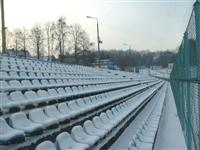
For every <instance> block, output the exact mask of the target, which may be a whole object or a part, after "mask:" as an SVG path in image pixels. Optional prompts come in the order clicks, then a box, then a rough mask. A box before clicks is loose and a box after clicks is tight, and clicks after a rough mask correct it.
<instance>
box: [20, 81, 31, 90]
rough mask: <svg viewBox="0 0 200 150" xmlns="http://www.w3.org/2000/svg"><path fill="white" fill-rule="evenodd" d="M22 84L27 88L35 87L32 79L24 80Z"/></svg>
mask: <svg viewBox="0 0 200 150" xmlns="http://www.w3.org/2000/svg"><path fill="white" fill-rule="evenodd" d="M21 84H22V87H23V88H26V89H29V88H32V87H34V86H33V85H32V83H31V81H29V80H22V82H21Z"/></svg>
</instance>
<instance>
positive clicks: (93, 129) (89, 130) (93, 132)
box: [83, 120, 107, 138]
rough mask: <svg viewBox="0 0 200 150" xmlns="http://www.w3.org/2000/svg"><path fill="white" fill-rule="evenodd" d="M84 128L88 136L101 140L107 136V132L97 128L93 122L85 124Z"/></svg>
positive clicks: (88, 121)
mask: <svg viewBox="0 0 200 150" xmlns="http://www.w3.org/2000/svg"><path fill="white" fill-rule="evenodd" d="M83 128H84V130H85V132H86V133H87V134H89V135H95V136H98V137H99V138H104V137H105V136H106V135H107V131H106V130H103V129H98V128H96V127H95V126H94V124H93V123H92V121H90V120H87V121H85V122H84V124H83Z"/></svg>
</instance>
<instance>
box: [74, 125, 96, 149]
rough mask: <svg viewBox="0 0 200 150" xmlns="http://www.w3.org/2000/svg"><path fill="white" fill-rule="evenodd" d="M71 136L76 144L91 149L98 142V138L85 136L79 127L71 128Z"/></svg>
mask: <svg viewBox="0 0 200 150" xmlns="http://www.w3.org/2000/svg"><path fill="white" fill-rule="evenodd" d="M71 134H72V137H73V139H74V140H76V141H77V142H80V143H85V144H88V145H90V146H91V147H92V146H94V145H95V144H96V143H97V142H98V140H99V137H98V136H95V135H89V134H87V133H86V132H85V131H84V130H83V128H82V127H81V126H75V127H73V128H72V131H71Z"/></svg>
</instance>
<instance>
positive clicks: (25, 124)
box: [9, 112, 43, 136]
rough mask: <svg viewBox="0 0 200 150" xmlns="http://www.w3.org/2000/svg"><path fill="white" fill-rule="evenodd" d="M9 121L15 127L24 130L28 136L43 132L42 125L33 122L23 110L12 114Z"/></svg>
mask: <svg viewBox="0 0 200 150" xmlns="http://www.w3.org/2000/svg"><path fill="white" fill-rule="evenodd" d="M9 122H10V124H11V126H12V127H13V128H15V129H19V130H22V131H24V133H25V134H26V135H27V136H33V135H38V134H42V130H43V128H42V125H41V124H38V123H33V122H31V121H30V120H29V119H28V118H27V116H26V114H25V113H23V112H18V113H15V114H12V115H11V116H10V118H9Z"/></svg>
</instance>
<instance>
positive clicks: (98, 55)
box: [86, 16, 102, 67]
mask: <svg viewBox="0 0 200 150" xmlns="http://www.w3.org/2000/svg"><path fill="white" fill-rule="evenodd" d="M86 17H87V18H90V19H95V20H96V21H97V44H98V53H97V63H98V67H100V43H102V41H100V38H99V22H98V19H97V18H96V17H91V16H86Z"/></svg>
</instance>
